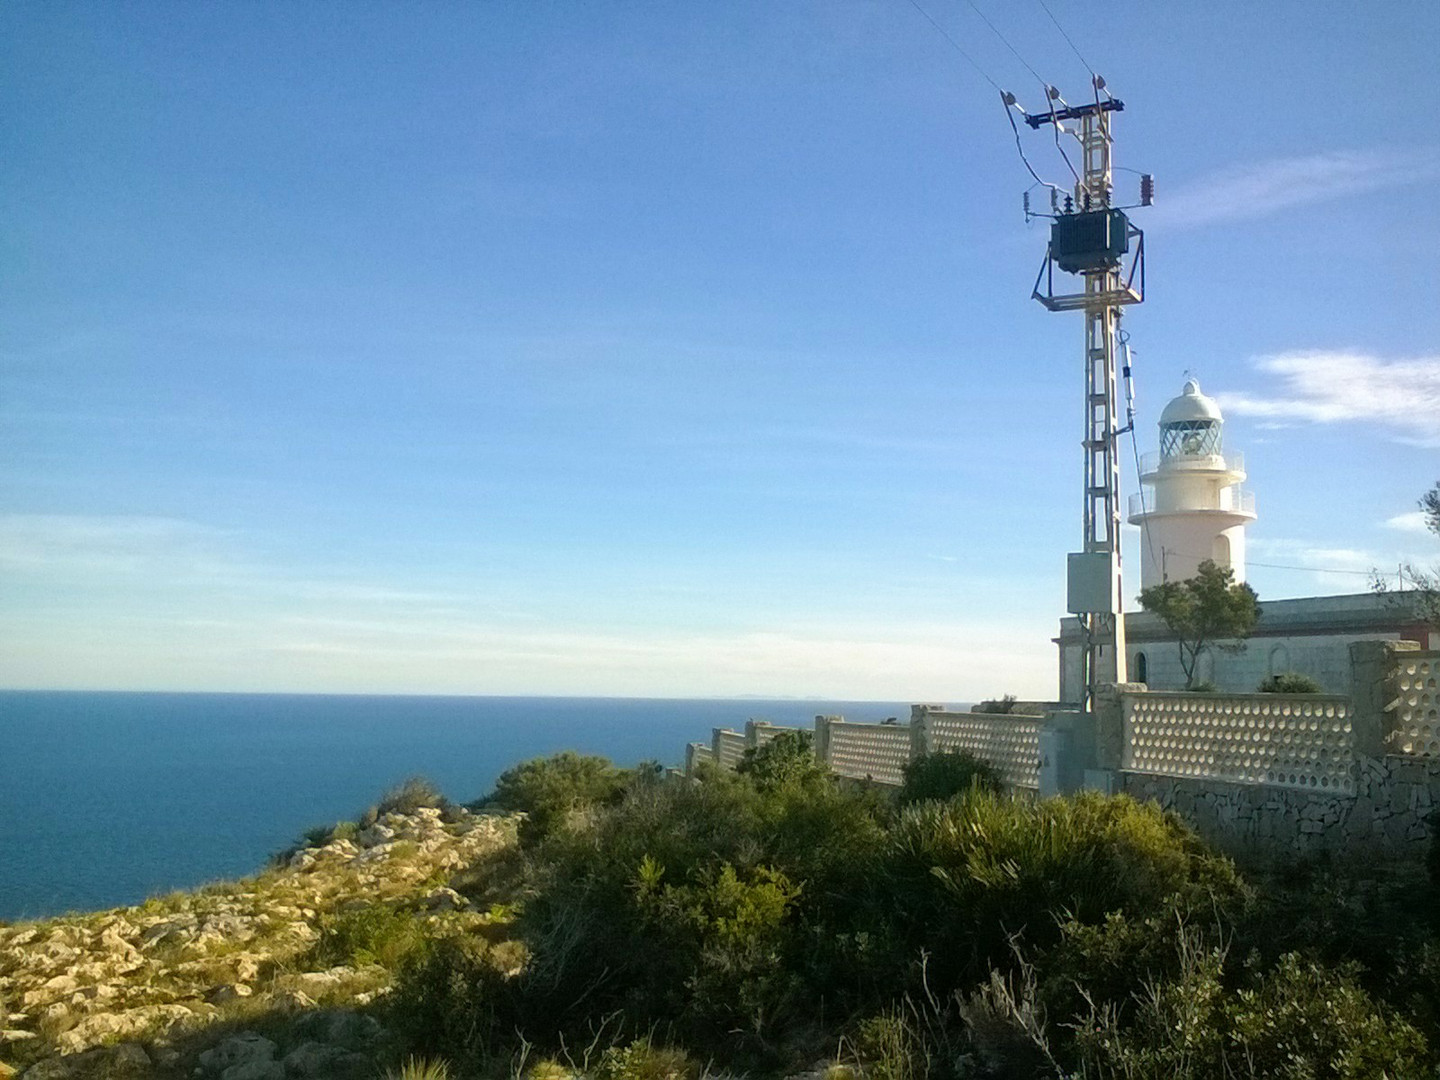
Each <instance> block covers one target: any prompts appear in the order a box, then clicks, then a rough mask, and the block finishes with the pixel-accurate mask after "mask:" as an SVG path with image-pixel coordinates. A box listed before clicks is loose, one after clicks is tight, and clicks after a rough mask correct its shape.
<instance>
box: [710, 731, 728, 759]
mask: <svg viewBox="0 0 1440 1080" xmlns="http://www.w3.org/2000/svg"><path fill="white" fill-rule="evenodd" d="M724 730H725V729H724V728H718V727H717V728H711V729H710V752H711V753H712V754H714V755H715V764H716V765H722V766H723V764H724V762H725V759H724V758H723V757H721V756H720V737H721V733H722V732H723V731H724Z"/></svg>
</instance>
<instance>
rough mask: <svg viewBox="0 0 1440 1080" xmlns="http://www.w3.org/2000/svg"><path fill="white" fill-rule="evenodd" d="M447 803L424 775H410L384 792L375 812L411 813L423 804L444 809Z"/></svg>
mask: <svg viewBox="0 0 1440 1080" xmlns="http://www.w3.org/2000/svg"><path fill="white" fill-rule="evenodd" d="M449 803H450V800H449V799H447V798H445V796H444V795H442V794H441V793H440V789H439V788H437V787H436V786H435V785H434V784H433V783H431V782H430V781H429V780H427V779H425V777H423V776H412V777H410V778H409V779H408V780H406V781H404V782H403V783H401V784H398V785H397V786H395V787H393V788H391V789H390V790H389V791H387V792H385V794H384V795H382V796H381V797H380V804H379V805H378V806H377V807H376V808H375V810H376V813H377V814H413V813H414V812H415V811H416V810H419V809H420V808H421V807H423V806H433V807H436V808H438V809H444V808H445V807H446V806H448V805H449Z"/></svg>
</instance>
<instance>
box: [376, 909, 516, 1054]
mask: <svg viewBox="0 0 1440 1080" xmlns="http://www.w3.org/2000/svg"><path fill="white" fill-rule="evenodd" d="M489 952H490V949H489V946H488V945H487V943H486V942H485V941H484V940H483V939H481V938H478V937H461V936H454V937H446V938H441V939H439V940H434V941H430V942H428V943H426V945H425V947H423V948H421V949H417V950H415V951H413V952H411V953H410V954H408V956H407V957H406V959H405V962H404V963H403V964H402V965H401V967H400V972H399V975H398V977H397V979H396V981H395V990H394V992H393V993H392V994H390V995H389V996H388V997H387V999H386V1001H387V1009H386V1011H387V1017H386V1018H387V1020H388V1022H389V1024H390V1025H391V1026H392V1027H393V1028H394V1029H395V1030H396V1031H398V1032H400V1033H401V1034H402V1036H403V1037H404V1038H405V1040H406V1041H407V1042H408V1043H409V1045H410V1047H411V1048H412V1049H413V1050H415V1051H416V1052H418V1053H421V1054H444V1055H446V1056H448V1057H450V1058H451V1059H453V1060H460V1061H466V1062H472V1063H477V1064H478V1063H483V1062H486V1061H489V1060H493V1059H495V1058H504V1057H507V1056H508V1050H509V1040H511V1039H513V1038H514V1036H515V1033H516V1031H517V1030H518V1029H519V1024H520V1016H521V1014H520V1011H519V994H518V986H517V983H516V982H515V981H514V980H509V979H506V978H505V977H504V976H503V975H502V974H501V973H500V972H499V971H498V970H497V969H496V967H495V965H493V964H492V963H490V962H489V959H488V955H489Z"/></svg>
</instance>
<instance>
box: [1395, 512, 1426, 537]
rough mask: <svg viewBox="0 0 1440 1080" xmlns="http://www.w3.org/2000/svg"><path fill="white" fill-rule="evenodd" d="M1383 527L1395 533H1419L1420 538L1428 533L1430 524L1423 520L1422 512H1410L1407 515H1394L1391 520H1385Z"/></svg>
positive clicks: (1423, 514)
mask: <svg viewBox="0 0 1440 1080" xmlns="http://www.w3.org/2000/svg"><path fill="white" fill-rule="evenodd" d="M1385 527H1386V528H1387V529H1394V530H1395V531H1396V532H1405V533H1419V534H1420V535H1422V536H1423V535H1424V534H1425V533H1428V532H1429V531H1430V523H1429V522H1428V521H1426V520H1425V511H1423V510H1411V511H1410V512H1409V513H1408V514H1396V515H1395V516H1394V517H1392V518H1386V519H1385Z"/></svg>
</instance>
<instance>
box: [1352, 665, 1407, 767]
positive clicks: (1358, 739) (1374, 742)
mask: <svg viewBox="0 0 1440 1080" xmlns="http://www.w3.org/2000/svg"><path fill="white" fill-rule="evenodd" d="M1419 651H1420V645H1419V643H1418V642H1414V641H1352V642H1351V643H1350V730H1351V731H1352V732H1354V734H1355V754H1356V756H1357V757H1367V758H1380V757H1384V756H1385V754H1386V752H1387V749H1388V742H1389V738H1390V732H1391V730H1392V728H1393V725H1394V717H1393V716H1392V715H1391V710H1393V709H1394V708H1395V702H1396V697H1397V694H1396V690H1395V683H1394V679H1395V667H1396V664H1397V663H1398V662H1399V659H1400V657H1401V655H1402V654H1404V653H1408V652H1419Z"/></svg>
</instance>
